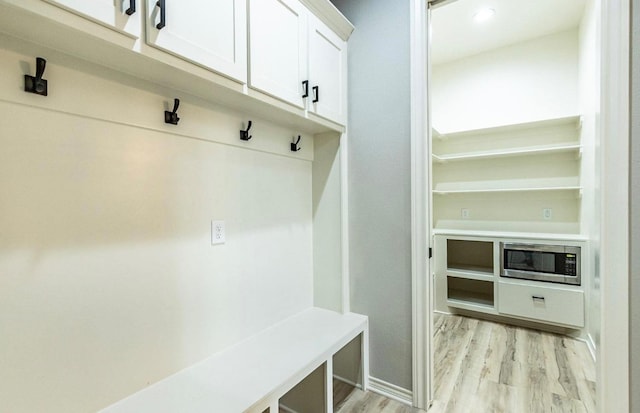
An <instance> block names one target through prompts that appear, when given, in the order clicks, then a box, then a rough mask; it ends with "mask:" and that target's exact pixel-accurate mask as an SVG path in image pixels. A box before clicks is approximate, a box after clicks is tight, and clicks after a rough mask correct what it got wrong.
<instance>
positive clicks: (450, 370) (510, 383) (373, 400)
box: [334, 314, 595, 413]
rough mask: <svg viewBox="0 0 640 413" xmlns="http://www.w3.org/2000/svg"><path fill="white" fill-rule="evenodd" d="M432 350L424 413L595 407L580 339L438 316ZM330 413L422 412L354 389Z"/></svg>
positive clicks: (578, 411) (579, 411) (586, 410)
mask: <svg viewBox="0 0 640 413" xmlns="http://www.w3.org/2000/svg"><path fill="white" fill-rule="evenodd" d="M434 347H435V360H434V365H435V372H434V385H435V400H434V404H433V406H432V407H431V409H429V413H458V412H459V413H471V412H473V413H565V412H566V413H572V412H575V413H591V412H595V366H594V363H593V359H592V358H591V355H590V354H589V350H588V349H587V346H586V344H585V343H583V342H581V341H579V340H575V339H572V338H569V337H565V336H561V335H557V334H552V333H546V332H540V331H535V330H530V329H526V328H521V327H513V326H509V325H504V324H500V323H494V322H490V321H482V320H476V319H473V318H467V317H461V316H449V315H440V314H437V315H436V317H435V319H434ZM344 393H349V390H345V389H341V388H339V386H334V394H335V395H336V400H342V398H344V395H343V394H344ZM339 394H340V396H338V395H339ZM336 412H337V413H352V412H366V413H422V412H423V411H422V410H418V409H413V408H411V407H409V406H406V405H403V404H401V403H398V402H395V401H393V400H389V399H386V398H384V397H382V396H379V395H377V394H374V393H371V392H367V393H364V392H362V391H360V390H357V389H356V390H353V391H351V392H350V394H349V395H348V396H347V397H346V399H345V400H344V401H343V402H341V403H340V404H339V405H338V408H337V409H336Z"/></svg>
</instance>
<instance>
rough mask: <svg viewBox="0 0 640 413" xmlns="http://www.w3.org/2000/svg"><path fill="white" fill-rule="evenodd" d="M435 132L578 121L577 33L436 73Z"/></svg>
mask: <svg viewBox="0 0 640 413" xmlns="http://www.w3.org/2000/svg"><path fill="white" fill-rule="evenodd" d="M432 73H433V78H432V116H433V127H434V128H435V129H436V130H437V131H438V132H440V133H442V134H446V133H452V132H459V131H464V130H472V129H480V128H488V127H494V126H501V125H510V124H516V123H524V122H533V121H538V120H544V119H551V118H558V117H567V116H575V115H577V114H578V113H579V106H578V33H577V30H571V31H568V32H563V33H558V34H553V35H550V36H545V37H541V38H538V39H534V40H530V41H527V42H523V43H519V44H516V45H513V46H508V47H503V48H500V49H495V50H492V51H489V52H485V53H481V54H478V55H475V56H470V57H467V58H463V59H459V60H456V61H453V62H449V63H445V64H442V65H438V66H435V67H433V69H432Z"/></svg>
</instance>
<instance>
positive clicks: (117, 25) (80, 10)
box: [46, 0, 144, 38]
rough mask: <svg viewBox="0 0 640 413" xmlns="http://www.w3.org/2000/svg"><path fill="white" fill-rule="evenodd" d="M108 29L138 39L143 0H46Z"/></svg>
mask: <svg viewBox="0 0 640 413" xmlns="http://www.w3.org/2000/svg"><path fill="white" fill-rule="evenodd" d="M46 1H47V3H51V4H54V5H56V6H59V7H62V8H63V9H66V10H69V11H71V12H73V13H75V14H79V15H81V16H83V17H86V18H89V19H90V20H93V21H96V22H98V23H101V24H103V25H105V26H107V27H109V28H113V29H115V30H117V31H119V32H122V33H124V34H127V35H129V36H130V37H134V38H138V37H140V32H141V31H140V18H139V17H138V16H139V13H141V11H142V4H140V3H141V2H142V1H144V0H115V1H114V0H91V1H87V0H46Z"/></svg>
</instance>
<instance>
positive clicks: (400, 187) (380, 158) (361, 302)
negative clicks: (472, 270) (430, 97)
mask: <svg viewBox="0 0 640 413" xmlns="http://www.w3.org/2000/svg"><path fill="white" fill-rule="evenodd" d="M333 3H334V4H335V5H336V6H337V7H338V9H340V11H341V12H342V13H343V14H344V15H345V16H346V17H347V18H348V19H349V21H351V22H352V23H353V25H354V26H355V27H356V29H355V31H354V32H353V34H352V35H351V38H350V39H349V81H348V84H349V110H348V112H349V126H348V139H349V177H348V180H349V264H350V265H349V270H350V273H349V277H350V283H351V285H350V292H351V310H352V311H354V312H357V313H362V314H366V315H368V316H369V328H370V364H371V366H370V373H371V376H373V377H375V378H377V379H380V380H383V381H386V382H388V383H391V384H394V385H396V386H399V387H402V388H404V389H411V388H412V361H411V358H412V357H411V351H412V341H411V107H410V103H411V102H410V92H411V90H410V87H411V86H410V56H409V44H410V36H409V27H410V19H409V11H410V9H409V7H410V2H409V1H407V0H402V1H388V0H333Z"/></svg>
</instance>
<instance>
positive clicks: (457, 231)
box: [433, 220, 587, 241]
mask: <svg viewBox="0 0 640 413" xmlns="http://www.w3.org/2000/svg"><path fill="white" fill-rule="evenodd" d="M579 230H580V224H578V223H577V222H550V221H545V222H540V221H531V222H513V221H499V222H496V221H471V220H440V221H438V222H437V223H436V227H435V228H434V229H433V235H450V236H473V237H488V238H515V239H520V238H529V239H542V240H558V241H586V240H587V237H586V236H585V235H582V234H580V233H579V232H578V231H579Z"/></svg>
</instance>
